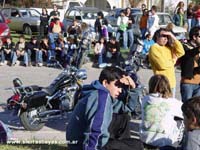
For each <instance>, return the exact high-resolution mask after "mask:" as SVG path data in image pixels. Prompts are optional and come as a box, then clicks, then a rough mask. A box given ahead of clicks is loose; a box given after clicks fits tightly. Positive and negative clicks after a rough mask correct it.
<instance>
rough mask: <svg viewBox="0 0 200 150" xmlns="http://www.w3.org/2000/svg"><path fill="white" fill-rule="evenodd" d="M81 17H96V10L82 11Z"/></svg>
mask: <svg viewBox="0 0 200 150" xmlns="http://www.w3.org/2000/svg"><path fill="white" fill-rule="evenodd" d="M82 17H83V19H92V20H93V19H97V12H82Z"/></svg>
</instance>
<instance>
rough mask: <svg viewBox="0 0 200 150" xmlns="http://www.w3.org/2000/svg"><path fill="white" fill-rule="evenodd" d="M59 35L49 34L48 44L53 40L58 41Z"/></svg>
mask: <svg viewBox="0 0 200 150" xmlns="http://www.w3.org/2000/svg"><path fill="white" fill-rule="evenodd" d="M58 36H59V34H58V33H49V40H50V43H54V42H55V39H58Z"/></svg>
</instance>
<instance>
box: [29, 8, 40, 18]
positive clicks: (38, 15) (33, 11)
mask: <svg viewBox="0 0 200 150" xmlns="http://www.w3.org/2000/svg"><path fill="white" fill-rule="evenodd" d="M29 13H30V15H31V16H32V17H40V13H39V12H38V11H37V10H35V9H30V10H29Z"/></svg>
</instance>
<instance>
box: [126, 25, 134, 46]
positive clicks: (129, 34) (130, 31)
mask: <svg viewBox="0 0 200 150" xmlns="http://www.w3.org/2000/svg"><path fill="white" fill-rule="evenodd" d="M127 36H128V41H129V48H130V49H132V47H133V41H134V36H133V29H128V30H127Z"/></svg>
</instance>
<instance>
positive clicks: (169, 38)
mask: <svg viewBox="0 0 200 150" xmlns="http://www.w3.org/2000/svg"><path fill="white" fill-rule="evenodd" d="M161 31H168V32H172V31H170V30H169V29H166V28H160V29H158V30H157V31H156V32H155V33H154V36H153V40H154V41H155V42H157V40H158V38H160V36H161V34H160V33H161ZM167 39H168V41H167V44H166V46H167V47H172V43H173V41H172V39H171V37H167Z"/></svg>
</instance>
